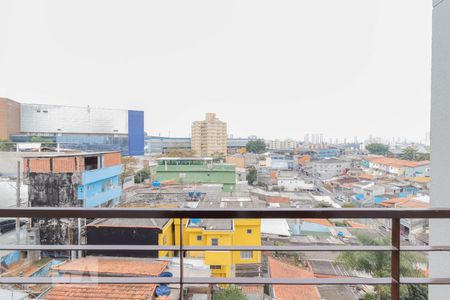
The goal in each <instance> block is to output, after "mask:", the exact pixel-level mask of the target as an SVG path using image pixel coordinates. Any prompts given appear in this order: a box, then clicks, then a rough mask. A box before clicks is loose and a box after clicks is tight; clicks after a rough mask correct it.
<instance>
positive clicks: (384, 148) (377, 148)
mask: <svg viewBox="0 0 450 300" xmlns="http://www.w3.org/2000/svg"><path fill="white" fill-rule="evenodd" d="M366 150H367V151H369V153H370V154H376V155H384V156H387V155H388V154H389V146H388V145H385V144H380V143H372V144H368V145H367V146H366Z"/></svg>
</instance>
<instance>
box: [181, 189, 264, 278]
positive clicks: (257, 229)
mask: <svg viewBox="0 0 450 300" xmlns="http://www.w3.org/2000/svg"><path fill="white" fill-rule="evenodd" d="M200 207H201V208H217V209H218V208H230V209H231V208H234V209H239V207H244V208H251V207H253V208H256V207H255V204H254V203H253V201H252V200H251V199H250V198H245V197H244V198H233V197H230V198H224V199H222V200H221V201H217V202H213V204H210V203H203V205H200ZM184 222H185V223H183V244H184V245H185V246H260V245H261V220H260V219H188V220H185V221H184ZM174 225H175V226H174V228H175V244H176V245H179V241H180V220H179V219H174ZM187 256H188V257H192V258H202V259H204V263H205V264H206V265H208V266H209V267H210V269H211V275H212V276H213V277H221V278H226V277H258V276H260V272H261V252H260V251H188V252H187Z"/></svg>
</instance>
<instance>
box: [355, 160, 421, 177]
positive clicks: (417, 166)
mask: <svg viewBox="0 0 450 300" xmlns="http://www.w3.org/2000/svg"><path fill="white" fill-rule="evenodd" d="M362 166H364V167H368V168H370V169H372V170H374V171H378V172H380V173H384V174H389V175H395V176H404V177H416V176H425V177H429V176H430V161H428V160H424V161H409V160H401V159H396V158H389V157H384V156H368V157H366V158H365V159H364V160H363V163H362Z"/></svg>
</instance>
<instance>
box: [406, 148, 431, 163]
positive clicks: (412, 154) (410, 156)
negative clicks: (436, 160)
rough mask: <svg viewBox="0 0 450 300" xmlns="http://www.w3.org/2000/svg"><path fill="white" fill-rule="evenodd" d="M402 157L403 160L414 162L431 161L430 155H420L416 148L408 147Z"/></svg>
mask: <svg viewBox="0 0 450 300" xmlns="http://www.w3.org/2000/svg"><path fill="white" fill-rule="evenodd" d="M401 157H402V159H405V160H413V161H421V160H429V159H430V153H419V152H418V151H417V150H416V149H415V148H413V147H408V148H406V149H405V150H403V154H402V156H401Z"/></svg>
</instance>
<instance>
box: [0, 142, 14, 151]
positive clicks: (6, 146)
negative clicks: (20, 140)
mask: <svg viewBox="0 0 450 300" xmlns="http://www.w3.org/2000/svg"><path fill="white" fill-rule="evenodd" d="M13 146H14V145H13V144H11V143H10V141H6V140H0V151H11V150H12V148H13Z"/></svg>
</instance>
